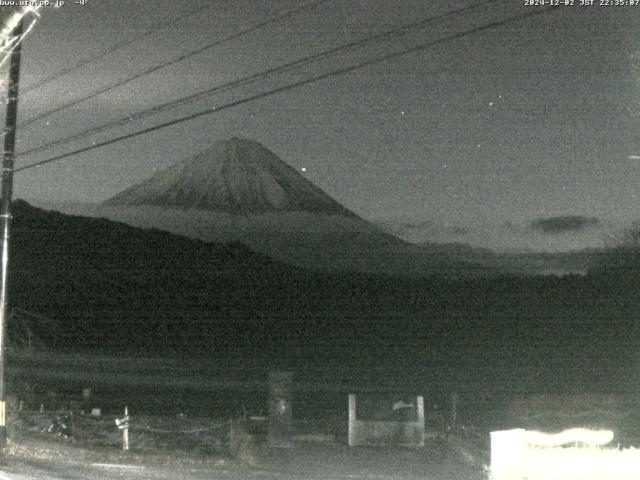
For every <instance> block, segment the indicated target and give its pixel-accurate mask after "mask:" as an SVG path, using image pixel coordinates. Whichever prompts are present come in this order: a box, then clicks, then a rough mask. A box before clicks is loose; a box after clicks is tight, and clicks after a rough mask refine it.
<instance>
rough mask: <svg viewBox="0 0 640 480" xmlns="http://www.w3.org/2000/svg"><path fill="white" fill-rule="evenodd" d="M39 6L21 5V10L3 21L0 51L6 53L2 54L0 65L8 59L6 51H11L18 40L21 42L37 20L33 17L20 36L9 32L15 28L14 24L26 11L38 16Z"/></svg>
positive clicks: (0, 33) (16, 23)
mask: <svg viewBox="0 0 640 480" xmlns="http://www.w3.org/2000/svg"><path fill="white" fill-rule="evenodd" d="M39 8H40V7H36V6H29V7H23V8H22V10H20V11H18V12H15V13H14V14H13V15H11V17H9V19H8V20H7V21H6V22H5V25H4V28H3V29H2V31H0V40H2V42H3V44H2V48H1V49H0V51H1V52H3V53H6V55H5V56H4V58H3V59H2V60H0V67H2V66H3V65H4V64H5V63H6V62H7V60H8V59H9V55H8V53H11V51H12V50H13V49H14V48H15V47H16V46H17V45H18V44H19V43H20V42H22V41H23V40H24V38H25V37H26V36H27V35H28V34H29V33H30V32H31V30H32V29H33V27H34V26H35V24H36V22H37V20H36V19H34V20H33V21H32V22H31V23H30V24H29V26H28V27H27V28H26V30H24V32H23V33H22V35H20V37H12V36H11V33H12V32H13V30H14V29H15V28H16V26H17V25H18V23H19V22H20V20H21V19H22V18H23V17H24V16H25V15H27V14H28V13H33V14H34V15H35V16H37V17H39V16H40V14H39V13H38V9H39Z"/></svg>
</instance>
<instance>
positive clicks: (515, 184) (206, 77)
mask: <svg viewBox="0 0 640 480" xmlns="http://www.w3.org/2000/svg"><path fill="white" fill-rule="evenodd" d="M38 13H39V14H40V16H41V18H40V19H39V22H38V25H37V26H36V27H35V28H34V29H33V31H32V33H31V35H30V36H29V38H28V40H27V41H26V42H25V45H24V46H23V74H22V78H23V80H22V85H21V91H22V92H24V93H23V94H22V95H21V100H20V101H21V111H20V123H19V125H21V126H22V127H23V128H22V129H19V131H18V142H19V143H18V152H19V153H23V154H22V155H21V156H20V157H19V158H18V165H17V166H18V169H22V170H24V172H22V173H21V174H20V175H19V176H18V177H16V193H17V195H18V196H20V197H23V198H25V199H26V200H29V201H34V202H54V203H55V202H90V203H96V202H102V201H104V200H106V199H107V198H110V197H111V196H113V195H115V194H116V193H118V192H120V191H122V190H124V189H125V188H127V187H129V186H131V185H133V184H135V183H137V182H140V181H142V180H144V179H145V178H148V177H150V176H151V175H152V174H153V173H154V172H156V171H157V170H159V169H163V168H165V167H167V166H169V165H171V164H173V163H175V162H177V161H179V160H181V159H183V158H186V157H189V156H191V155H194V154H196V153H198V152H200V151H202V150H204V149H206V148H207V147H208V146H210V145H211V144H213V143H215V142H216V141H219V140H223V139H227V138H230V137H233V136H238V137H244V138H248V139H252V140H256V141H259V142H261V143H262V144H264V145H265V146H267V147H268V148H269V149H271V150H273V151H274V152H275V153H277V154H278V155H279V156H280V157H281V158H282V159H283V160H285V161H286V162H287V163H289V164H290V165H291V166H293V167H294V168H296V169H298V170H299V171H301V172H302V173H303V174H304V175H305V177H307V178H308V179H309V180H311V181H312V182H313V183H315V184H316V185H318V186H319V187H321V188H322V189H323V190H324V191H326V192H327V193H329V194H330V195H331V196H332V197H334V198H335V199H336V200H338V201H339V202H341V203H342V204H344V205H345V206H347V207H348V208H350V209H351V210H354V211H355V212H357V213H358V214H360V215H362V216H363V217H365V218H368V219H371V220H375V221H379V222H383V223H385V224H387V225H392V226H393V228H396V229H398V230H402V232H403V235H404V237H405V238H410V239H411V240H412V241H438V242H459V243H468V244H470V245H474V246H482V247H490V248H495V249H521V248H532V249H542V250H570V249H577V248H585V247H593V246H599V245H602V244H603V242H604V241H605V239H606V238H607V237H608V236H610V235H611V234H613V233H615V232H616V231H618V230H619V229H621V228H623V227H624V226H625V225H628V224H630V223H631V222H633V221H634V220H636V219H637V218H638V216H639V215H638V213H637V210H638V205H637V204H638V201H639V199H638V189H637V185H638V184H639V181H640V171H639V168H640V164H639V158H640V156H639V155H640V154H639V152H640V144H639V143H640V140H639V139H638V136H637V134H636V132H637V131H638V119H639V111H640V104H639V102H640V96H639V94H640V91H639V90H640V89H639V87H640V43H639V41H638V39H639V38H640V35H639V34H640V32H638V29H639V28H640V27H638V25H639V24H638V22H637V20H638V19H639V18H640V7H634V6H633V5H627V6H624V7H623V6H619V7H610V8H606V7H600V6H597V5H593V6H584V5H583V6H580V5H578V4H575V5H573V6H559V7H558V8H542V7H534V6H527V5H526V4H525V3H523V2H520V1H515V0H488V1H487V0H485V1H466V2H453V1H451V0H439V1H434V2H419V1H416V0H394V1H391V2H390V1H386V2H385V1H381V0H380V1H378V0H369V1H365V0H353V1H349V2H342V1H338V0H319V1H311V2H298V1H293V0H277V1H272V2H261V1H258V0H239V1H235V2H230V1H217V2H204V1H201V2H187V1H183V0H178V1H171V2H170V1H165V0H160V1H157V2H153V4H151V2H145V1H134V2H124V1H121V0H105V1H103V2H88V3H86V4H85V5H84V6H82V5H75V4H65V5H64V6H62V7H60V8H43V9H41V11H39V12H38ZM38 164H40V165H41V166H40V167H38V168H35V167H34V168H29V166H30V165H38ZM302 169H304V170H302ZM536 222H537V223H536ZM545 222H547V223H545Z"/></svg>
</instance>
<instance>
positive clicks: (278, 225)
mask: <svg viewBox="0 0 640 480" xmlns="http://www.w3.org/2000/svg"><path fill="white" fill-rule="evenodd" d="M38 206H40V207H42V208H48V209H53V210H59V211H62V212H63V213H67V214H73V215H81V216H89V217H104V218H107V219H109V220H115V221H119V222H124V223H126V224H129V225H132V226H135V227H142V228H155V229H160V230H165V231H169V232H172V233H177V234H181V235H184V236H187V237H190V238H195V239H199V240H204V241H208V242H223V243H224V242H234V241H240V242H242V243H244V244H246V245H248V246H250V247H251V248H252V249H253V250H254V251H257V252H259V253H263V254H266V255H268V256H270V257H271V258H274V259H276V260H278V261H281V262H285V263H289V264H291V265H295V266H298V267H303V268H310V269H314V270H322V271H345V272H346V271H352V272H354V271H355V272H365V273H384V274H402V275H424V274H433V273H438V274H442V273H447V274H449V273H451V272H453V273H454V275H459V274H461V273H462V274H465V273H469V272H473V273H474V274H477V273H486V272H484V271H483V272H479V270H484V267H478V266H477V265H474V264H471V263H469V262H460V261H459V259H458V260H456V259H453V258H449V257H443V256H434V255H431V254H429V253H426V252H425V251H424V250H422V249H420V248H419V247H415V246H412V245H410V244H408V243H407V242H405V241H404V240H401V239H399V238H398V237H396V236H394V235H392V234H391V233H388V232H385V231H384V230H382V229H381V228H380V227H378V226H376V225H374V224H372V223H369V222H368V221H366V220H364V219H363V218H361V217H360V216H358V215H357V214H356V213H354V212H352V211H350V210H349V209H347V208H346V207H344V206H343V205H341V204H340V203H338V202H337V201H336V200H334V199H333V198H331V197H330V196H329V195H327V194H326V193H325V192H324V191H322V190H321V189H320V188H319V187H317V186H316V185H314V184H313V183H312V182H310V181H309V180H307V179H306V178H305V177H304V176H302V175H301V174H300V173H298V172H297V171H296V170H295V169H294V168H292V167H291V166H289V165H288V164H287V163H285V162H284V161H283V160H281V159H280V158H279V157H278V156H277V155H276V154H275V153H273V152H272V151H270V150H269V149H267V148H266V147H264V146H263V145H261V144H260V143H258V142H255V141H251V140H246V139H240V138H231V139H229V140H224V141H219V142H217V143H215V144H214V145H213V146H212V147H210V148H209V149H207V150H205V151H203V152H201V153H199V154H196V155H194V156H192V157H190V158H187V159H185V160H182V161H179V162H177V163H176V164H174V165H172V166H170V167H169V168H167V169H165V170H163V171H160V172H158V173H156V174H155V175H153V176H152V177H151V178H149V179H147V180H145V181H143V182H141V183H139V184H137V185H134V186H132V187H130V188H128V189H126V190H124V191H123V192H121V193H119V194H117V195H115V196H114V197H112V198H110V199H109V200H107V201H106V202H104V203H103V204H55V205H52V204H39V205H38Z"/></svg>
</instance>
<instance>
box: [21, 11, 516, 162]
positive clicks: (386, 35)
mask: <svg viewBox="0 0 640 480" xmlns="http://www.w3.org/2000/svg"><path fill="white" fill-rule="evenodd" d="M504 1H505V0H485V1H483V2H480V3H476V4H474V5H471V6H467V7H463V8H459V9H457V10H453V11H450V12H447V13H444V14H441V15H437V16H434V17H429V18H427V19H423V20H420V21H418V22H414V23H410V24H406V25H402V26H400V27H397V28H393V29H390V30H386V31H384V32H381V33H378V34H376V35H372V36H369V37H366V38H363V39H360V40H356V41H353V42H350V43H347V44H343V45H340V46H338V47H334V48H331V49H328V50H325V51H322V52H319V53H315V54H312V55H309V56H306V57H303V58H301V59H298V60H295V61H293V62H289V63H286V64H284V65H280V66H278V67H274V68H271V69H269V70H266V71H262V72H258V73H254V74H252V75H249V76H246V77H243V78H240V79H237V80H233V81H231V82H227V83H224V84H222V85H217V86H214V87H212V88H209V89H207V90H203V91H201V92H198V93H195V94H192V95H188V96H186V97H183V98H180V99H177V100H173V101H170V102H166V103H163V104H161V105H157V106H155V107H152V108H149V109H147V110H143V111H141V112H138V113H134V114H129V115H126V116H125V117H122V118H119V119H117V120H113V121H111V122H109V123H106V124H104V125H101V126H98V127H93V128H90V129H87V130H84V131H82V132H79V133H77V134H74V135H72V136H69V137H65V138H62V139H59V140H56V141H54V142H50V143H47V144H43V145H40V146H37V147H33V148H31V149H29V150H25V151H24V152H21V153H19V155H20V156H24V155H28V154H31V153H36V152H40V151H42V150H47V149H49V148H52V147H56V146H60V145H64V144H66V143H69V142H72V141H74V140H78V139H81V138H85V137H87V136H91V135H94V134H97V133H100V132H103V131H105V130H109V129H111V128H114V127H117V126H121V125H126V124H128V123H130V122H131V121H133V120H140V119H142V118H146V117H149V116H151V115H154V114H156V113H159V112H161V111H164V110H167V109H170V108H174V107H178V106H181V105H185V104H187V103H191V102H194V101H197V100H200V99H202V98H206V97H208V96H211V95H213V94H214V93H219V92H222V91H226V90H229V89H231V88H235V87H239V86H242V85H247V84H249V83H252V82H255V81H257V80H260V79H262V78H265V77H268V76H270V75H273V74H276V73H282V72H285V71H288V70H291V69H293V68H295V67H299V66H302V65H305V64H308V63H312V62H315V61H317V60H320V59H322V58H326V57H329V56H331V55H334V54H336V53H339V52H341V51H343V50H348V49H352V48H356V47H362V46H364V45H366V44H369V43H373V42H379V41H382V40H389V39H391V38H393V37H396V36H399V35H403V34H405V33H407V32H409V31H411V30H416V29H419V28H423V27H425V26H427V25H428V24H430V23H432V22H434V21H437V20H444V19H445V18H447V17H451V16H457V15H460V14H463V13H468V12H470V11H472V10H476V9H479V8H481V7H484V6H485V5H488V4H492V3H497V2H504Z"/></svg>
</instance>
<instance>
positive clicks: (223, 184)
mask: <svg viewBox="0 0 640 480" xmlns="http://www.w3.org/2000/svg"><path fill="white" fill-rule="evenodd" d="M105 205H107V206H142V205H149V206H158V207H172V208H180V209H198V210H210V211H216V212H224V213H231V214H261V213H270V212H296V211H299V212H312V213H323V214H328V215H333V214H338V215H342V216H346V217H352V218H353V217H355V218H357V215H356V214H355V213H353V212H351V211H350V210H348V209H347V208H345V207H343V206H342V205H340V204H339V203H338V202H337V201H335V200H334V199H332V198H331V197H330V196H329V195H327V194H326V193H324V192H323V191H322V190H321V189H320V188H319V187H317V186H315V185H314V184H313V183H311V182H310V181H309V180H307V179H306V178H304V177H303V176H302V175H301V174H300V173H298V172H297V171H296V170H295V169H294V168H292V167H291V166H289V165H288V164H287V163H285V162H284V161H283V160H281V159H280V158H279V157H278V156H277V155H276V154H274V153H273V152H272V151H270V150H269V149H267V148H266V147H264V146H263V145H261V144H260V143H258V142H254V141H250V140H245V139H240V138H235V137H234V138H231V139H230V140H224V141H219V142H217V143H215V144H214V145H213V146H212V147H210V148H208V149H207V150H205V151H203V152H201V153H199V154H197V155H194V156H193V157H190V158H187V159H185V160H182V161H180V162H178V163H176V164H174V165H172V166H171V167H169V168H167V169H165V170H163V171H161V172H158V173H157V174H155V175H154V176H153V177H151V178H149V179H148V180H146V181H144V182H142V183H140V184H137V185H134V186H132V187H130V188H128V189H127V190H124V191H123V192H121V193H119V194H118V195H116V196H115V197H113V198H111V199H109V200H108V201H107V202H105Z"/></svg>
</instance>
